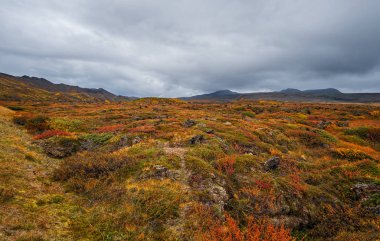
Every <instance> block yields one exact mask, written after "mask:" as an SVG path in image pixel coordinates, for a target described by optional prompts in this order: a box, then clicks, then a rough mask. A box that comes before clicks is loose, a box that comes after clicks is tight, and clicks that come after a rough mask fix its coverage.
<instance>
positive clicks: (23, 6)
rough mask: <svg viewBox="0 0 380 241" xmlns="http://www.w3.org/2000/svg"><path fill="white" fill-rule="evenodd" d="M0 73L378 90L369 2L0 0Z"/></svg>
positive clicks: (103, 82)
mask: <svg viewBox="0 0 380 241" xmlns="http://www.w3.org/2000/svg"><path fill="white" fill-rule="evenodd" d="M0 2H1V5H2V8H1V9H0V28H1V29H2V33H1V34H0V43H1V45H0V56H1V57H0V71H2V72H6V73H10V74H18V75H23V74H28V75H34V76H40V77H45V78H47V79H50V80H52V81H54V82H64V83H68V84H76V85H81V86H85V87H103V88H106V89H108V90H110V91H113V92H115V93H118V94H123V95H135V96H184V95H191V94H197V93H203V92H208V91H214V90H218V89H226V88H229V89H232V90H238V91H242V92H249V91H262V90H268V91H269V90H278V89H282V88H288V87H293V88H300V89H306V88H324V87H335V88H339V89H341V90H344V91H348V92H352V91H370V92H374V91H378V92H379V91H380V80H379V77H380V74H379V73H380V59H379V58H380V44H379V43H380V28H379V27H378V26H377V25H378V23H379V22H380V14H379V9H380V2H379V1H377V0H365V1H359V0H351V1H346V0H336V1H328V0H316V1H301V0H298V1H295V0H281V1H280V0H237V1H228V0H210V1H202V0H193V1H185V0H176V1H174V0H162V1H152V0H127V1H122V0H110V1H91V0H76V1H74V0H66V1H58V0H13V1H11V0H0Z"/></svg>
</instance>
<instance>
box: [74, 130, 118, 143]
mask: <svg viewBox="0 0 380 241" xmlns="http://www.w3.org/2000/svg"><path fill="white" fill-rule="evenodd" d="M112 137H113V134H112V133H101V134H87V135H83V136H81V137H80V138H79V139H80V140H83V141H91V142H93V143H95V144H99V145H103V144H106V143H107V142H108V141H109V140H110V139H111V138H112Z"/></svg>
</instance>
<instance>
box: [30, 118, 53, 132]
mask: <svg viewBox="0 0 380 241" xmlns="http://www.w3.org/2000/svg"><path fill="white" fill-rule="evenodd" d="M48 120H49V118H48V117H45V116H37V117H34V118H31V119H29V120H28V121H27V122H26V125H25V127H26V128H27V129H28V130H29V131H30V132H32V133H42V132H44V131H45V130H47V129H49V124H48Z"/></svg>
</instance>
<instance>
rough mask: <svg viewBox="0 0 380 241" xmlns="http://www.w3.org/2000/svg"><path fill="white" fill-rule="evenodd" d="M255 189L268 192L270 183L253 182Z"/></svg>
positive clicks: (270, 186)
mask: <svg viewBox="0 0 380 241" xmlns="http://www.w3.org/2000/svg"><path fill="white" fill-rule="evenodd" d="M255 183H256V185H257V187H258V188H259V189H261V190H269V189H271V188H272V183H270V182H267V181H263V180H256V181H255Z"/></svg>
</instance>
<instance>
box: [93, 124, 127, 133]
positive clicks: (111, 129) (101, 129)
mask: <svg viewBox="0 0 380 241" xmlns="http://www.w3.org/2000/svg"><path fill="white" fill-rule="evenodd" d="M123 129H124V125H122V124H119V125H112V126H102V127H99V128H97V129H96V130H95V132H97V133H109V132H116V131H122V130H123Z"/></svg>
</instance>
